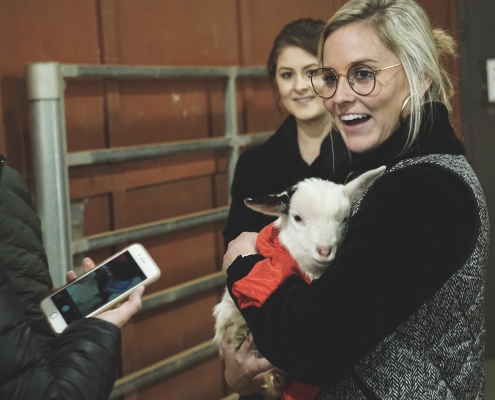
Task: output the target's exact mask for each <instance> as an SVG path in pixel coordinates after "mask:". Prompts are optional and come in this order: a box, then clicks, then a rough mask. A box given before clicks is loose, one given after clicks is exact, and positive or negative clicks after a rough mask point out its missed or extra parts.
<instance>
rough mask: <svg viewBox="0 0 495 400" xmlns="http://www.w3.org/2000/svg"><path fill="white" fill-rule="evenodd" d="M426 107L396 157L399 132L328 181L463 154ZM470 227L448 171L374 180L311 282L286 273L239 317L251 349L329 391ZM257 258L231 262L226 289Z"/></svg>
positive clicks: (467, 238)
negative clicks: (416, 132) (409, 143)
mask: <svg viewBox="0 0 495 400" xmlns="http://www.w3.org/2000/svg"><path fill="white" fill-rule="evenodd" d="M430 107H432V115H434V116H435V118H434V119H433V120H431V119H429V118H427V119H425V120H424V121H423V125H422V129H421V132H420V136H419V137H418V139H417V141H416V143H415V145H414V146H413V147H412V148H411V149H410V150H409V151H407V152H406V153H404V154H399V153H400V150H401V149H402V148H403V145H404V143H405V137H406V135H405V133H406V132H405V129H406V127H405V125H403V126H402V127H400V128H399V130H398V131H397V132H395V133H394V134H393V135H392V136H391V137H390V138H389V139H388V140H387V141H386V142H384V143H383V144H382V145H380V146H379V147H378V148H376V149H375V150H373V151H371V152H370V153H367V154H365V155H362V156H356V155H354V156H353V161H352V162H351V163H349V164H348V165H345V166H343V167H342V168H341V169H340V170H339V171H337V173H336V174H335V175H334V176H333V178H332V179H333V180H334V181H336V182H339V183H343V182H344V181H345V179H346V178H347V177H348V176H349V174H350V173H352V175H351V177H352V176H358V175H359V174H360V173H362V172H364V171H367V170H370V169H373V168H377V167H379V166H381V165H384V164H385V165H389V166H390V165H394V164H396V163H397V162H399V161H400V160H402V159H406V158H412V157H417V156H421V155H428V154H452V155H462V154H464V147H463V145H462V144H461V142H460V141H459V140H458V139H457V138H456V137H455V135H454V132H453V130H452V128H451V125H450V123H449V121H448V113H447V110H446V109H445V107H444V106H443V105H441V104H433V105H427V111H429V110H430ZM427 115H429V114H428V113H427ZM478 223H479V221H478V217H477V205H476V202H475V201H474V198H473V195H472V192H471V191H470V190H469V188H468V187H467V185H466V184H465V183H464V182H463V181H462V180H461V179H459V178H458V177H456V176H455V175H453V174H452V173H450V172H447V171H445V170H443V169H442V168H439V167H436V166H431V165H425V164H419V165H413V166H409V167H407V168H402V169H399V170H397V171H394V172H393V173H389V174H386V175H384V176H383V177H381V178H380V179H379V180H377V181H376V182H375V184H374V185H373V186H372V187H371V188H370V190H369V191H368V193H367V194H366V196H365V198H364V199H363V201H362V202H361V204H360V209H359V212H358V213H357V214H356V215H354V216H353V217H351V218H350V219H349V222H348V230H347V233H346V236H345V238H344V241H343V243H342V244H341V246H340V248H339V251H338V253H337V255H336V258H335V259H334V261H333V263H332V265H331V266H330V267H329V268H328V269H327V271H326V272H325V273H324V274H323V275H322V276H321V278H320V279H317V280H315V281H313V282H312V283H311V284H309V285H308V284H307V283H305V282H304V281H302V279H300V278H299V277H296V276H293V277H291V278H289V279H288V280H287V281H286V282H284V283H283V284H282V285H281V286H280V287H279V289H277V290H276V291H275V292H274V294H273V295H272V296H271V297H270V298H269V299H268V301H266V302H265V304H264V305H263V306H262V307H261V308H259V309H258V308H255V307H250V308H247V309H243V310H241V312H242V314H243V316H244V318H245V319H246V322H247V323H248V325H249V328H250V329H251V331H252V333H253V337H254V341H255V343H256V346H257V347H258V349H259V350H260V351H261V353H262V354H263V355H264V356H265V357H266V358H267V359H268V360H269V361H271V362H272V363H273V364H275V365H276V366H278V367H280V368H283V369H285V370H287V371H288V372H290V373H291V374H292V375H293V376H294V377H295V378H296V379H298V380H300V381H303V382H306V383H310V384H314V385H317V386H320V387H322V388H329V389H330V388H332V387H334V386H335V385H338V384H339V383H340V382H342V380H343V379H344V378H345V377H346V375H347V373H348V372H349V371H350V370H351V368H352V367H353V366H354V365H355V364H356V363H357V362H358V361H359V360H361V359H362V358H363V357H364V356H365V355H367V354H368V353H369V352H370V351H371V350H372V349H373V348H374V347H375V346H376V345H377V344H378V343H380V342H381V341H382V340H383V339H384V338H385V337H387V336H388V335H389V334H391V333H392V332H394V330H396V329H397V327H399V326H400V324H401V323H403V322H404V321H405V320H406V319H407V318H408V317H409V316H410V315H412V313H413V312H414V311H415V310H417V309H418V308H419V307H420V306H421V305H422V304H424V302H425V301H427V300H428V299H430V298H431V297H432V296H433V295H434V294H435V293H436V292H437V291H438V290H439V289H440V288H441V287H442V285H444V284H445V282H447V281H448V280H449V278H450V277H451V276H452V275H453V274H454V273H455V272H456V271H457V270H458V269H459V268H460V267H461V266H462V262H463V260H466V258H467V256H468V255H469V254H470V252H471V251H472V245H473V237H474V236H475V233H476V229H477V226H478ZM260 259H262V256H260V255H252V256H248V257H243V258H242V257H239V258H238V259H236V260H235V261H234V263H233V264H232V265H231V267H230V268H229V270H228V277H227V285H228V288H229V290H231V288H232V285H233V284H234V282H236V281H237V280H239V279H242V278H243V277H244V276H246V275H247V274H248V273H249V271H250V270H251V268H252V267H253V266H254V265H255V263H256V262H257V261H258V260H260ZM459 295H462V294H461V293H460V294H459ZM234 300H235V299H234ZM466 329H469V328H466Z"/></svg>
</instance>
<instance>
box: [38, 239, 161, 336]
mask: <svg viewBox="0 0 495 400" xmlns="http://www.w3.org/2000/svg"><path fill="white" fill-rule="evenodd" d="M159 277H160V269H159V268H158V266H157V265H156V263H155V262H154V261H153V259H152V258H151V256H150V255H149V254H148V252H147V251H146V250H145V248H144V247H143V246H142V245H141V244H138V243H135V244H132V245H130V246H129V247H126V248H125V249H124V250H122V251H120V252H118V253H117V254H114V255H113V256H112V257H110V258H108V259H106V260H105V261H104V262H102V263H101V264H100V265H98V266H97V267H96V268H94V269H92V270H91V271H89V272H87V273H85V274H84V275H82V276H80V277H79V278H77V279H76V280H75V281H73V282H71V283H69V284H67V285H65V286H64V287H62V288H60V289H59V290H58V291H56V292H55V293H53V294H52V295H51V296H49V297H47V298H46V299H44V300H43V301H42V302H41V310H42V311H43V313H44V314H45V316H46V319H47V320H48V323H49V324H50V326H51V328H52V329H53V331H54V332H55V333H57V334H60V333H62V331H63V330H64V329H65V328H66V327H67V325H69V324H70V323H71V322H74V321H76V320H78V319H80V318H84V317H92V316H94V315H97V314H99V313H101V312H102V311H105V310H108V309H110V308H112V307H113V306H114V305H116V304H118V303H120V302H122V301H123V300H125V299H126V298H127V297H128V296H129V295H130V294H131V292H132V289H134V288H135V287H136V286H138V285H145V286H146V285H149V284H150V283H152V282H154V281H156V280H157V279H158V278H159Z"/></svg>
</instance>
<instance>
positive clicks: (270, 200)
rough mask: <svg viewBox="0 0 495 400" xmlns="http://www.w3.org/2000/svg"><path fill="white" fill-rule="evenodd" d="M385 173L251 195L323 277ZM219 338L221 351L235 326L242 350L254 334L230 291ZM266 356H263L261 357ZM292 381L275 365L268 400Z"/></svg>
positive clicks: (299, 258) (235, 341)
mask: <svg viewBox="0 0 495 400" xmlns="http://www.w3.org/2000/svg"><path fill="white" fill-rule="evenodd" d="M384 171H385V166H382V167H380V168H377V169H374V170H371V171H368V172H365V173H364V174H362V175H360V176H359V177H358V178H356V179H354V180H353V181H351V182H349V183H348V184H346V185H339V184H335V183H333V182H329V181H325V180H322V179H317V178H310V179H306V180H304V181H301V182H299V183H297V184H296V185H295V186H293V187H292V188H291V189H290V190H288V191H286V192H282V193H280V194H276V195H268V196H264V197H257V198H253V199H245V200H244V203H245V204H246V205H247V206H248V207H249V208H251V209H253V210H255V211H258V212H261V213H263V214H267V215H275V216H278V217H279V218H278V219H277V220H276V221H275V227H276V228H278V229H279V240H280V243H281V244H282V245H283V246H285V248H286V249H287V250H288V252H289V254H290V255H291V256H292V258H293V259H294V260H295V261H296V262H297V264H298V265H299V268H300V269H301V271H302V272H303V273H304V274H306V275H307V276H308V277H309V278H310V279H311V280H312V279H316V278H319V277H320V276H321V274H322V273H323V272H324V271H325V269H326V267H327V266H328V265H329V264H330V262H331V261H332V260H333V259H334V258H335V254H336V251H337V248H338V246H339V244H340V242H341V241H342V236H343V233H344V229H345V226H346V221H347V219H348V217H349V214H350V212H351V208H352V205H353V204H354V203H355V202H356V201H357V200H358V199H359V198H360V197H361V195H362V194H363V193H364V192H365V191H366V190H367V189H368V187H369V186H370V185H371V184H372V183H373V182H374V181H375V180H376V179H378V178H379V177H380V176H381V175H382V174H383V172H384ZM213 315H214V317H215V320H216V323H215V337H214V339H213V340H214V342H215V343H216V344H217V346H218V348H219V351H220V355H222V350H221V349H222V347H221V342H222V339H223V338H224V335H225V331H226V330H227V328H228V327H229V326H232V334H231V343H232V345H233V346H234V348H235V349H236V350H237V349H239V347H240V346H241V344H242V343H243V342H244V340H245V339H246V337H247V335H248V334H249V329H248V327H247V324H246V322H245V321H244V318H243V317H242V315H241V313H240V312H239V310H238V309H237V307H236V305H235V303H234V301H233V300H232V298H231V297H230V294H229V293H228V291H227V290H225V293H224V295H223V297H222V300H221V302H220V303H219V304H217V305H216V306H215V308H214V309H213ZM259 356H260V357H262V356H261V355H259ZM289 384H290V378H288V377H287V375H286V374H285V373H284V372H283V371H281V370H279V369H277V368H274V369H273V370H271V371H270V372H269V373H268V374H267V376H266V385H265V386H266V392H265V395H264V397H265V398H266V399H278V398H279V397H280V395H281V394H282V392H283V390H284V388H285V387H287V386H288V385H289Z"/></svg>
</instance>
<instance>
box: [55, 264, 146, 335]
mask: <svg viewBox="0 0 495 400" xmlns="http://www.w3.org/2000/svg"><path fill="white" fill-rule="evenodd" d="M82 264H83V268H84V272H85V273H86V272H88V271H91V270H92V269H93V268H95V263H94V261H93V260H92V259H91V258H88V257H86V258H85V259H83V260H82ZM76 278H77V276H76V274H75V272H74V271H69V272H68V273H67V283H70V282H72V281H74V280H75V279H76ZM54 289H55V288H54ZM143 292H144V286H142V285H140V286H138V287H137V288H135V289H134V290H133V291H132V293H131V295H130V296H129V299H128V300H127V301H125V302H123V303H120V304H118V305H117V306H116V307H115V308H114V309H113V310H108V311H104V312H102V313H101V314H98V315H95V317H94V318H99V319H102V320H104V321H107V322H110V323H111V324H114V325H116V326H118V327H119V328H122V327H123V326H124V325H125V324H126V322H127V321H129V319H130V318H131V317H132V316H133V315H134V314H136V313H137V312H138V311H139V310H140V309H141V306H142V303H141V297H142V295H143Z"/></svg>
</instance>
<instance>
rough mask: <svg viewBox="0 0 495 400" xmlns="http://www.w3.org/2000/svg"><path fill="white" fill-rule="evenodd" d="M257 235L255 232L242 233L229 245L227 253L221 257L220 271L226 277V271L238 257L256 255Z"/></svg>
mask: <svg viewBox="0 0 495 400" xmlns="http://www.w3.org/2000/svg"><path fill="white" fill-rule="evenodd" d="M257 238H258V234H257V233H256V232H243V233H241V234H240V235H239V236H237V237H236V238H235V239H234V240H232V241H231V242H230V243H229V247H228V248H227V252H226V253H225V255H224V256H223V265H222V271H223V273H224V274H225V275H227V269H228V268H229V267H230V264H232V262H233V261H234V260H235V259H236V258H237V257H239V256H241V255H245V254H257V253H258V250H257V248H256V239H257Z"/></svg>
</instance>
